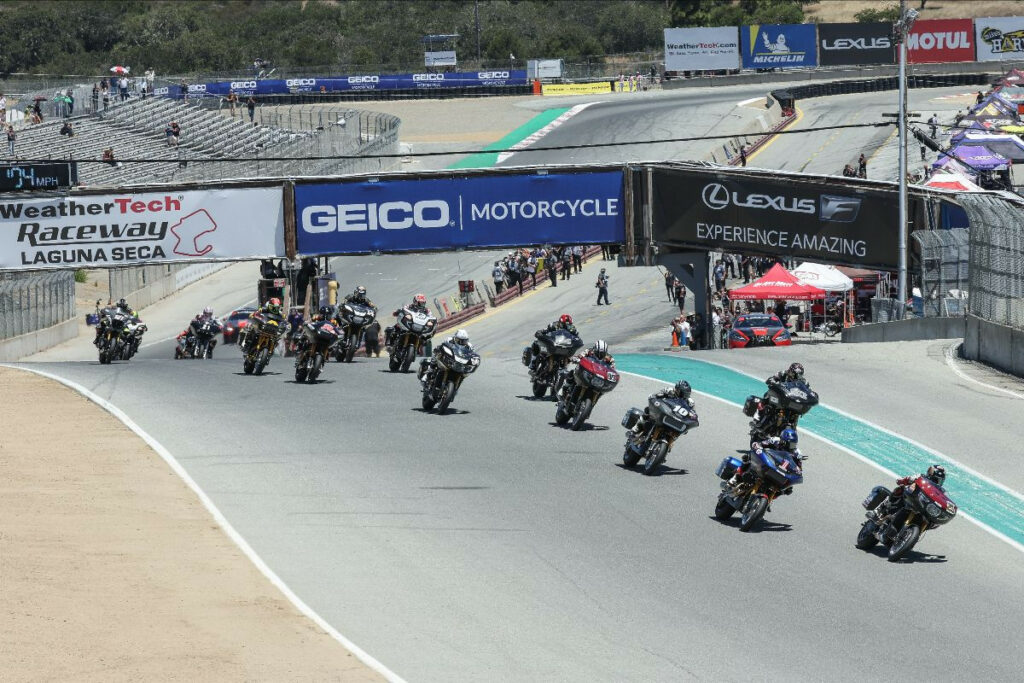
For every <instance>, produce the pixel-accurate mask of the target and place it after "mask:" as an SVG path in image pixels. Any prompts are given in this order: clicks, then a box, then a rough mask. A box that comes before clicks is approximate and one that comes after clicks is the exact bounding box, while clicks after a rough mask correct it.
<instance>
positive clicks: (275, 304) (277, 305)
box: [267, 296, 281, 315]
mask: <svg viewBox="0 0 1024 683" xmlns="http://www.w3.org/2000/svg"><path fill="white" fill-rule="evenodd" d="M267 312H268V313H274V314H275V315H281V300H280V299H278V298H277V297H276V296H275V297H274V298H273V299H271V300H270V301H268V302H267Z"/></svg>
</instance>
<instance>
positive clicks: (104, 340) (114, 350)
mask: <svg viewBox="0 0 1024 683" xmlns="http://www.w3.org/2000/svg"><path fill="white" fill-rule="evenodd" d="M102 315H103V317H102V318H101V323H100V324H101V325H102V326H103V327H102V330H101V331H100V337H99V340H98V341H97V343H96V345H97V346H98V347H99V350H100V356H99V360H100V363H101V364H102V365H107V364H108V363H110V362H111V361H115V360H120V359H121V356H122V354H123V352H124V345H125V343H126V342H127V335H126V334H125V331H126V328H127V326H128V323H129V322H131V319H132V318H131V316H130V315H128V314H127V313H125V312H124V311H122V310H120V309H118V308H104V309H103V312H102Z"/></svg>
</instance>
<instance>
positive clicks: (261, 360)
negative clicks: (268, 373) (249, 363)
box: [253, 347, 270, 375]
mask: <svg viewBox="0 0 1024 683" xmlns="http://www.w3.org/2000/svg"><path fill="white" fill-rule="evenodd" d="M269 362H270V351H269V350H268V349H267V348H266V347H264V348H262V349H260V352H259V355H257V356H256V367H255V368H254V370H253V371H254V372H255V373H256V374H257V375H262V374H263V369H264V368H265V367H267V363H269Z"/></svg>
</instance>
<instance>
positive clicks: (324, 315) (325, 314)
mask: <svg viewBox="0 0 1024 683" xmlns="http://www.w3.org/2000/svg"><path fill="white" fill-rule="evenodd" d="M333 313H334V310H333V309H332V308H331V307H330V306H321V307H320V308H318V309H317V311H316V317H317V319H318V320H330V319H331V315H333Z"/></svg>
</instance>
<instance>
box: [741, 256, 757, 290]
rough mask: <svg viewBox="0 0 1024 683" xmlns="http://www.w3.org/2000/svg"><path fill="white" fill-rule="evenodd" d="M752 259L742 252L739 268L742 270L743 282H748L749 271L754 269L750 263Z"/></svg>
mask: <svg viewBox="0 0 1024 683" xmlns="http://www.w3.org/2000/svg"><path fill="white" fill-rule="evenodd" d="M752 261H753V259H752V258H751V257H750V256H748V255H746V254H744V255H743V258H742V260H740V270H742V271H743V284H745V285H746V284H750V271H751V270H753V269H754V266H753V264H752Z"/></svg>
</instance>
